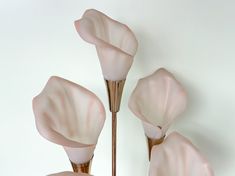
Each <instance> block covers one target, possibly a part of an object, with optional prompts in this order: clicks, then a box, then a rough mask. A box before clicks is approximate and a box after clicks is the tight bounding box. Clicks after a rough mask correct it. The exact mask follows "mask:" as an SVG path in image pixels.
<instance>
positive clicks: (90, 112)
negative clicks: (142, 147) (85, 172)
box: [33, 77, 105, 164]
mask: <svg viewBox="0 0 235 176" xmlns="http://www.w3.org/2000/svg"><path fill="white" fill-rule="evenodd" d="M33 111H34V115H35V121H36V126H37V129H38V131H39V133H40V134H41V135H42V136H43V137H45V138H46V139H48V140H49V141H51V142H54V143H56V144H59V145H62V146H63V147H64V149H65V151H66V153H67V155H68V157H69V159H70V160H71V161H72V162H74V163H76V164H81V163H85V162H88V161H89V160H90V159H91V158H92V156H93V152H94V149H95V146H96V144H97V141H98V137H99V134H100V132H101V130H102V128H103V125H104V121H105V110H104V106H103V104H102V103H101V101H100V100H99V99H98V97H97V96H96V95H95V94H93V93H92V92H90V91H89V90H87V89H85V88H84V87H82V86H80V85H77V84H75V83H73V82H70V81H68V80H65V79H63V78H60V77H51V78H50V79H49V81H48V82H47V84H46V86H45V88H44V89H43V91H42V92H41V93H40V94H39V95H38V96H36V97H35V98H34V99H33Z"/></svg>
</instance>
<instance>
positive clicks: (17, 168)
mask: <svg viewBox="0 0 235 176" xmlns="http://www.w3.org/2000/svg"><path fill="white" fill-rule="evenodd" d="M234 7H235V1H233V0H177V1H176V0H175V1H174V0H165V1H161V0H148V1H140V0H128V1H127V0H116V1H114V0H99V1H92V0H86V1H81V0H80V1H79V0H70V1H66V0H34V1H31V0H0V120H1V121H0V175H4V176H11V175H25V176H26V175H27V176H32V175H34V176H41V175H46V174H49V173H54V172H59V171H64V170H71V167H70V163H69V162H68V159H67V156H66V154H65V152H64V151H63V149H62V148H61V147H60V146H57V145H55V144H53V143H50V142H48V141H47V140H45V139H44V138H42V137H41V136H40V135H39V134H38V132H37V131H36V128H35V124H34V116H33V113H32V108H31V100H32V98H33V97H34V96H35V95H37V94H38V93H39V92H40V91H41V90H42V88H43V87H44V85H45V83H46V81H47V79H48V78H49V77H50V76H51V75H58V76H62V77H64V78H66V79H69V80H72V81H74V82H76V83H79V84H81V85H83V86H85V87H87V88H89V89H90V90H92V91H93V92H95V93H96V94H97V95H98V96H99V97H100V98H101V100H102V101H103V102H104V104H105V107H106V108H107V107H108V106H107V105H108V104H107V97H106V92H105V86H104V82H103V78H102V73H101V69H100V66H99V62H98V59H97V55H96V51H95V48H94V47H93V46H92V45H90V44H88V43H85V42H84V41H83V40H82V39H81V38H80V37H79V35H78V34H77V33H76V31H75V28H74V26H73V21H74V20H76V19H78V18H80V17H81V15H82V14H83V12H84V11H85V10H86V9H87V8H96V9H98V10H101V11H103V12H104V13H106V14H108V15H109V16H111V17H112V18H114V19H116V20H119V21H121V22H123V23H126V24H128V25H129V26H130V28H131V29H133V31H134V32H135V34H136V36H137V38H138V41H139V49H138V53H137V55H136V57H135V62H134V64H133V66H132V68H131V71H130V73H129V75H128V80H127V83H126V87H125V92H124V97H123V102H122V107H121V108H122V109H121V112H120V113H119V119H118V120H119V128H118V130H119V131H118V175H119V176H130V175H135V176H144V175H147V173H148V171H147V170H148V160H147V152H146V151H147V150H146V145H145V139H144V134H143V131H142V127H141V124H140V122H139V120H137V118H135V117H134V116H133V114H132V113H131V112H130V111H129V110H128V108H127V100H128V98H129V95H130V93H131V91H132V90H133V88H134V86H135V84H136V81H137V80H138V79H139V78H141V77H144V76H146V75H148V74H150V73H152V72H153V71H155V70H156V69H157V68H159V67H165V68H166V69H168V70H169V71H171V72H172V73H174V74H175V76H176V77H177V79H178V80H179V81H180V82H182V83H183V85H184V86H185V88H186V89H187V91H188V94H189V105H188V109H187V111H186V112H185V113H184V115H183V117H182V118H181V119H180V120H178V121H177V123H176V124H175V125H174V127H172V129H171V130H177V131H179V132H181V133H182V134H183V135H185V136H187V137H188V138H190V139H191V140H192V142H193V143H194V144H195V145H196V146H197V147H198V148H199V149H200V150H201V152H202V153H204V154H205V155H206V157H207V158H208V160H209V161H210V162H211V164H212V166H213V168H214V170H215V173H216V175H220V176H234V174H235V168H234V166H235V132H234V130H235V69H234V67H235V51H234V47H235V42H234V41H235V19H234V18H235V10H234ZM109 115H110V113H109V112H108V110H107V121H106V124H105V127H104V130H103V132H102V134H101V136H100V140H99V143H98V146H97V150H96V152H95V159H94V162H93V168H92V174H94V175H96V176H110V175H111V164H110V162H111V150H110V137H111V135H110V132H111V131H110V130H111V126H110V125H111V121H110V117H109Z"/></svg>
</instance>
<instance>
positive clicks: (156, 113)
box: [129, 68, 187, 139]
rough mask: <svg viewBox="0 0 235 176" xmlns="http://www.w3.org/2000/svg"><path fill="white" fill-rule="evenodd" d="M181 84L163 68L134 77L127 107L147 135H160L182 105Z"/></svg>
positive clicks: (184, 94)
mask: <svg viewBox="0 0 235 176" xmlns="http://www.w3.org/2000/svg"><path fill="white" fill-rule="evenodd" d="M186 104H187V95H186V92H185V90H184V88H183V87H182V86H181V84H180V83H179V82H178V81H177V80H176V79H175V78H174V76H173V75H172V74H171V73H170V72H168V71H167V70H166V69H164V68H160V69H158V70H157V71H156V72H154V73H153V74H152V75H150V76H147V77H145V78H142V79H140V80H139V81H138V83H137V85H136V87H135V89H134V91H133V92H132V94H131V97H130V99H129V108H130V110H131V111H132V112H133V113H134V114H135V115H136V116H137V117H138V118H140V119H141V120H142V122H143V126H144V130H145V134H146V135H147V136H148V137H149V138H155V139H157V138H161V137H163V136H164V135H165V133H166V131H167V129H168V128H169V126H170V125H171V123H172V122H173V121H174V119H175V118H177V117H178V116H179V115H180V114H181V113H182V112H183V111H184V110H185V108H186Z"/></svg>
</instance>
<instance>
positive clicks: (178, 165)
mask: <svg viewBox="0 0 235 176" xmlns="http://www.w3.org/2000/svg"><path fill="white" fill-rule="evenodd" d="M151 153H152V154H151V161H150V169H149V176H213V171H212V169H211V166H210V164H209V163H208V161H207V160H206V159H205V158H204V157H203V156H202V155H201V154H200V153H199V151H198V150H197V149H196V148H195V147H194V146H193V144H192V143H191V142H190V141H189V140H188V139H186V138H185V137H183V136H182V135H180V134H179V133H177V132H173V133H171V134H170V135H169V136H168V137H167V138H166V139H165V140H164V142H163V143H162V144H160V145H156V146H154V147H153V149H152V152H151Z"/></svg>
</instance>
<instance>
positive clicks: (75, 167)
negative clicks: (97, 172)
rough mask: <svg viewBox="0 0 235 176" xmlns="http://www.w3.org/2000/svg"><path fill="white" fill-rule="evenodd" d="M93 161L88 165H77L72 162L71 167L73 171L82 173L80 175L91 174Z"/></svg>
mask: <svg viewBox="0 0 235 176" xmlns="http://www.w3.org/2000/svg"><path fill="white" fill-rule="evenodd" d="M92 159H93V157H92ZM92 159H91V160H90V161H88V162H87V163H82V164H76V163H73V162H72V161H70V162H71V165H72V167H73V171H74V172H77V173H78V172H80V173H87V174H90V171H91V164H92Z"/></svg>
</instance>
